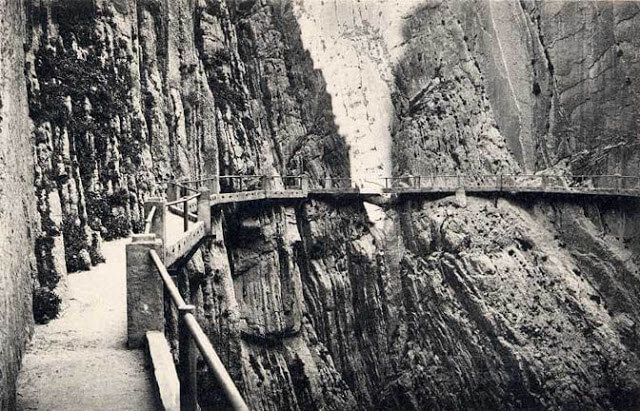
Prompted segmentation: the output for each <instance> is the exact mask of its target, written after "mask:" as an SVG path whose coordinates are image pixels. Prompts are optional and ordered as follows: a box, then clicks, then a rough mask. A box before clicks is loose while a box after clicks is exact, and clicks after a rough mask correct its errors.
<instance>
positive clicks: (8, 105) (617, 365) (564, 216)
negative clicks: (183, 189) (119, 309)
mask: <svg viewBox="0 0 640 411" xmlns="http://www.w3.org/2000/svg"><path fill="white" fill-rule="evenodd" d="M639 28H640V3H637V2H613V1H612V2H607V1H602V2H582V1H576V2H568V1H567V2H558V1H545V0H531V1H524V0H522V1H508V2H507V1H504V2H490V1H486V0H469V1H453V2H448V1H437V0H424V1H419V0H411V1H404V0H379V1H374V0H71V1H70V0H0V33H2V36H0V58H1V59H2V62H3V64H2V65H1V66H0V137H1V139H2V144H0V147H1V148H0V150H1V152H0V170H1V171H0V176H1V177H2V179H3V183H4V184H3V186H2V190H0V204H1V205H2V207H1V210H0V225H1V226H2V230H1V231H0V233H1V235H2V244H6V247H5V248H3V249H2V255H0V265H1V268H2V269H1V270H0V301H1V304H0V306H1V307H2V310H1V311H0V329H1V330H3V332H0V349H1V351H0V361H1V364H2V366H3V368H2V369H1V372H0V401H1V403H0V409H4V408H5V407H6V408H10V407H11V406H12V404H13V403H14V401H15V399H14V398H13V395H12V392H13V391H14V389H15V376H16V373H17V369H18V367H19V362H20V356H21V351H22V347H23V346H24V344H25V342H26V341H27V339H28V335H29V333H30V330H31V328H32V327H33V324H32V323H33V319H32V317H33V315H35V320H36V322H46V321H48V320H50V319H51V318H53V317H55V316H56V314H57V311H58V310H59V306H60V304H61V300H64V298H65V279H66V278H67V276H68V275H83V270H87V269H89V268H90V267H92V266H94V265H96V264H100V263H101V262H103V260H104V257H103V255H102V253H101V244H102V242H103V241H109V240H111V239H115V238H121V237H126V236H129V235H131V234H132V233H137V232H140V231H141V230H142V227H143V223H144V213H143V206H144V201H145V199H148V198H150V197H153V196H159V195H162V193H163V190H164V188H165V187H164V185H163V183H162V182H163V181H166V180H167V179H170V178H196V177H201V176H202V177H204V176H216V175H263V174H267V175H283V176H284V175H298V174H306V175H308V176H309V177H310V180H311V182H312V184H322V182H323V181H324V179H325V178H328V177H334V178H337V177H351V178H352V179H353V180H354V181H356V182H358V183H359V184H361V185H363V186H367V187H373V188H375V187H376V186H375V184H374V182H375V181H378V179H379V177H384V176H391V175H409V174H410V175H431V174H447V173H450V174H457V173H463V174H465V175H483V174H497V173H504V174H519V173H530V174H533V173H538V174H542V175H544V174H567V175H572V174H573V175H605V174H608V175H636V176H637V175H638V174H639V172H640V147H639V143H640V133H639V131H638V129H639V126H640V110H639V107H640V36H638V34H639V31H640V29H639ZM222 184H223V188H230V187H229V186H225V184H230V183H229V182H225V181H223V182H222ZM639 210H640V208H638V203H637V200H634V199H622V198H603V199H600V200H589V201H585V199H584V198H581V197H553V196H548V197H546V196H534V195H529V196H527V195H521V196H508V195H507V196H503V197H501V198H493V197H491V196H486V197H483V196H471V195H469V196H467V197H466V198H464V199H463V200H461V199H460V198H454V197H441V198H425V199H423V200H405V201H399V202H397V203H390V204H382V205H379V206H375V205H372V204H368V203H367V204H365V203H362V202H352V201H346V200H345V201H343V200H339V199H337V200H331V199H326V200H318V199H314V200H308V201H305V202H303V203H295V202H291V203H288V204H274V205H273V206H269V207H267V206H264V207H254V206H251V205H237V206H228V207H226V208H225V209H224V210H223V212H221V213H219V214H216V215H215V218H214V225H216V227H217V228H216V229H217V230H218V231H219V232H221V233H223V235H222V236H219V237H218V238H216V239H215V240H212V241H210V242H209V243H207V244H205V246H203V247H202V248H201V249H200V250H199V251H198V252H197V253H196V255H195V257H194V258H193V260H192V261H191V262H190V263H189V264H188V266H187V268H186V270H185V271H184V272H183V273H182V278H181V281H180V284H181V288H182V290H183V291H184V292H185V294H186V295H187V297H188V299H189V301H190V302H191V303H193V304H194V305H196V307H197V316H198V319H199V321H201V324H203V326H204V328H205V331H206V332H207V334H208V336H209V338H210V339H211V341H212V343H213V345H214V346H215V348H216V350H217V351H218V353H219V355H220V357H221V359H222V361H223V362H224V364H225V365H226V367H227V369H228V370H229V372H230V374H231V376H232V377H233V379H234V380H235V382H236V384H237V385H238V387H239V389H240V390H241V392H242V393H243V394H244V396H245V398H246V400H247V403H248V405H249V407H250V408H251V409H255V410H281V409H283V410H303V409H304V410H314V409H317V410H321V409H322V410H343V409H362V410H374V409H389V410H396V409H402V410H405V409H406V410H410V409H416V410H417V409H442V410H467V409H474V410H493V409H496V410H541V409H563V410H585V409H588V410H591V409H594V410H599V409H602V410H608V409H617V410H632V409H637V407H638V406H639V405H640V358H639V355H640V344H639V343H638V342H636V341H638V337H639V336H640V329H639V328H638V326H637V323H636V320H637V319H638V318H639V316H640V282H639V280H640V271H639V268H640V254H639V252H640V237H639V234H640V224H639V217H640V216H639V215H638V214H639ZM27 250H28V251H27ZM169 316H170V313H169ZM4 330H6V331H4ZM171 332H172V330H171V329H170V327H169V329H168V331H167V333H168V334H171ZM202 371H203V378H202V379H201V381H203V382H202V383H201V384H200V391H201V392H200V400H201V405H202V406H203V408H205V407H213V406H216V405H220V403H219V401H221V400H220V398H219V395H217V387H216V386H215V384H214V383H213V381H212V380H211V381H208V382H207V380H206V378H207V377H206V374H205V373H204V368H203V369H202ZM222 405H224V404H222Z"/></svg>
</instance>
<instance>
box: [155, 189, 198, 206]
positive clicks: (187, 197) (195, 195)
mask: <svg viewBox="0 0 640 411" xmlns="http://www.w3.org/2000/svg"><path fill="white" fill-rule="evenodd" d="M201 195H202V193H201V192H200V191H198V192H197V193H196V194H192V195H190V196H186V197H180V198H179V199H177V200H174V201H168V202H166V203H164V204H165V206H167V207H168V206H172V205H176V204H182V203H185V202H189V201H191V200H193V199H194V198H198V197H200V196H201Z"/></svg>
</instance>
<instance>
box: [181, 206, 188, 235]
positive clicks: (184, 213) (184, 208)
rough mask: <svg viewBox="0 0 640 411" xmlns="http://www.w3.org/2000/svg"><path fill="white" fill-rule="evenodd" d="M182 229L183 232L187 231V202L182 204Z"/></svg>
mask: <svg viewBox="0 0 640 411" xmlns="http://www.w3.org/2000/svg"><path fill="white" fill-rule="evenodd" d="M182 228H183V231H184V232H187V231H189V202H188V201H185V202H183V203H182Z"/></svg>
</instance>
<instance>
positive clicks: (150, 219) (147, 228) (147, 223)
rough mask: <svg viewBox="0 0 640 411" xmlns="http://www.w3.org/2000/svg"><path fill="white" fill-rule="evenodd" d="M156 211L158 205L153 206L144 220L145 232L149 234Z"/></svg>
mask: <svg viewBox="0 0 640 411" xmlns="http://www.w3.org/2000/svg"><path fill="white" fill-rule="evenodd" d="M155 213H156V206H153V207H151V210H149V214H148V215H147V218H146V219H145V220H144V233H145V234H149V233H150V232H151V223H152V222H153V215H154V214H155Z"/></svg>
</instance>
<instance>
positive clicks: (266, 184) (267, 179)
mask: <svg viewBox="0 0 640 411" xmlns="http://www.w3.org/2000/svg"><path fill="white" fill-rule="evenodd" d="M272 181H273V180H272V177H271V176H262V189H263V190H264V192H265V193H266V194H268V193H269V191H271V190H272V188H273V187H272V184H271V183H272Z"/></svg>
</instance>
